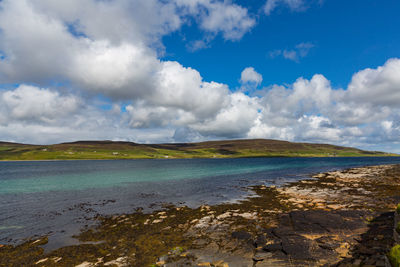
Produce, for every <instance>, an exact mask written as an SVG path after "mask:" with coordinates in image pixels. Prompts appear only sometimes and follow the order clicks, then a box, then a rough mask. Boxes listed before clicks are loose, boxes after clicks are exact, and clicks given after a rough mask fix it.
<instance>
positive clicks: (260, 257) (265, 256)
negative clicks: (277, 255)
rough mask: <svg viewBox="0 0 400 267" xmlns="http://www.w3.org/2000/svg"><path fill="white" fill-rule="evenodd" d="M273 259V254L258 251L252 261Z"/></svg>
mask: <svg viewBox="0 0 400 267" xmlns="http://www.w3.org/2000/svg"><path fill="white" fill-rule="evenodd" d="M272 257H273V254H272V253H271V252H262V251H259V252H257V253H256V254H254V256H253V260H254V261H263V260H265V259H270V258H272Z"/></svg>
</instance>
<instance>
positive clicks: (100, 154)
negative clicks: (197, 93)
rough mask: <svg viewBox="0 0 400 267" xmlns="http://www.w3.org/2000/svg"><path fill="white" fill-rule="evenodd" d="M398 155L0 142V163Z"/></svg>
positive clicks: (291, 147)
mask: <svg viewBox="0 0 400 267" xmlns="http://www.w3.org/2000/svg"><path fill="white" fill-rule="evenodd" d="M278 156H282V157H349V156H350V157H352V156H397V155H395V154H388V153H383V152H371V151H363V150H359V149H356V148H350V147H341V146H334V145H326V144H310V143H292V142H286V141H277V140H265V139H255V140H227V141H210V142H201V143H180V144H177V143H174V144H151V145H145V144H137V143H132V142H113V141H78V142H72V143H62V144H55V145H26V144H18V143H9V142H0V160H64V159H140V158H143V159H150V158H239V157H278Z"/></svg>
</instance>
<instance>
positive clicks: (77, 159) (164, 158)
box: [0, 154, 400, 162]
mask: <svg viewBox="0 0 400 267" xmlns="http://www.w3.org/2000/svg"><path fill="white" fill-rule="evenodd" d="M375 157H376V158H397V157H398V158H400V155H398V154H385V155H354V156H325V155H315V156H309V155H294V156H288V155H254V156H248V155H247V156H234V157H232V156H223V157H167V158H166V157H138V158H123V157H120V158H103V159H102V158H71V159H68V158H67V159H11V160H10V159H0V162H41V161H44V162H47V161H91V160H96V161H97V160H99V161H100V160H179V159H246V158H375Z"/></svg>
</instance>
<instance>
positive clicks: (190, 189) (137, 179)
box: [0, 157, 400, 248]
mask: <svg viewBox="0 0 400 267" xmlns="http://www.w3.org/2000/svg"><path fill="white" fill-rule="evenodd" d="M388 163H400V158H397V157H396V158H392V157H390V158H389V157H388V158H244V159H182V160H172V159H168V160H118V161H111V160H104V161H103V160H101V161H40V162H39V161H36V162H0V243H18V242H20V240H22V239H23V238H27V237H31V236H34V235H44V234H48V235H50V243H49V246H50V247H51V248H55V247H58V246H63V245H68V244H72V243H73V242H74V241H73V239H71V238H69V237H70V236H71V235H72V234H75V233H77V232H78V231H79V229H80V228H81V227H82V226H83V225H86V224H89V225H90V224H91V222H92V219H93V218H94V217H95V216H97V215H107V214H115V213H124V212H133V211H134V210H135V209H137V208H139V207H142V208H144V209H145V211H146V210H151V209H154V208H155V209H157V208H160V207H161V206H162V204H163V203H173V204H178V205H180V204H185V205H188V206H193V207H195V206H198V205H200V204H217V203H221V202H226V201H233V200H237V199H240V198H243V197H244V196H246V195H247V194H248V191H247V190H246V189H245V188H246V187H247V186H249V185H254V184H266V185H280V184H283V183H285V182H289V181H295V180H298V179H302V178H305V177H309V176H310V174H312V173H317V172H323V171H328V170H333V169H343V168H348V167H356V166H365V165H376V164H388Z"/></svg>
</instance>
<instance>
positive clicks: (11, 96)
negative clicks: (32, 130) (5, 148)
mask: <svg viewBox="0 0 400 267" xmlns="http://www.w3.org/2000/svg"><path fill="white" fill-rule="evenodd" d="M80 105H81V101H80V99H79V98H77V97H75V96H71V95H66V96H62V95H60V94H59V93H58V92H53V91H50V90H48V89H43V88H37V87H34V86H28V85H20V86H19V87H18V88H16V89H14V90H10V91H4V92H0V111H1V114H2V118H3V119H1V118H0V123H3V124H8V123H9V122H11V121H24V122H25V123H32V122H34V123H47V124H54V123H55V122H56V120H57V119H58V118H62V117H64V116H67V115H72V114H74V113H76V112H77V111H78V109H79V108H80Z"/></svg>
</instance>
